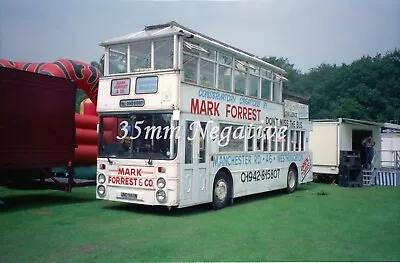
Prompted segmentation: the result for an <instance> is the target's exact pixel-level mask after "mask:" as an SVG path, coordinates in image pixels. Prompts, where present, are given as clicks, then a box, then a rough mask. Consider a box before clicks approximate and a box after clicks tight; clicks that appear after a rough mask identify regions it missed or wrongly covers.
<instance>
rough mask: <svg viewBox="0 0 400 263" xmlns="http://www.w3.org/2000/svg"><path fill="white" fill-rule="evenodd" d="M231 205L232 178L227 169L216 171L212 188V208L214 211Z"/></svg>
mask: <svg viewBox="0 0 400 263" xmlns="http://www.w3.org/2000/svg"><path fill="white" fill-rule="evenodd" d="M231 204H233V178H232V174H231V172H230V171H229V170H228V169H227V168H221V169H219V170H218V172H217V173H216V175H215V177H214V182H213V187H212V206H213V208H214V209H215V210H217V209H222V208H224V207H226V206H228V205H231Z"/></svg>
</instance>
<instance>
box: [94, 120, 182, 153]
mask: <svg viewBox="0 0 400 263" xmlns="http://www.w3.org/2000/svg"><path fill="white" fill-rule="evenodd" d="M171 117H172V114H170V113H168V114H166V113H151V114H134V115H119V116H115V115H114V116H102V117H101V118H100V125H99V157H115V158H134V159H149V158H150V159H154V160H157V159H159V160H171V159H174V158H175V157H176V152H177V145H178V144H177V136H175V133H176V128H175V127H178V124H177V123H174V121H172V118H171ZM174 129H175V130H174ZM174 131H175V132H174Z"/></svg>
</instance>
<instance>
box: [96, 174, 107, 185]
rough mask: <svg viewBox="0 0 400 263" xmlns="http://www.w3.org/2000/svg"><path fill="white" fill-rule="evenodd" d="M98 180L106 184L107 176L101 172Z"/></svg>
mask: <svg viewBox="0 0 400 263" xmlns="http://www.w3.org/2000/svg"><path fill="white" fill-rule="evenodd" d="M97 181H98V182H99V184H104V183H105V182H106V176H105V175H104V174H99V176H98V177H97Z"/></svg>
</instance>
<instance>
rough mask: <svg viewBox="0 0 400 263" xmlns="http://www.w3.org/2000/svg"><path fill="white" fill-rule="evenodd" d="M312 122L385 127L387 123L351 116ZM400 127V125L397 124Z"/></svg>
mask: <svg viewBox="0 0 400 263" xmlns="http://www.w3.org/2000/svg"><path fill="white" fill-rule="evenodd" d="M311 121H312V122H326V123H349V124H356V125H365V126H377V127H384V125H385V123H380V122H375V121H365V120H356V119H349V118H338V119H319V120H311ZM397 126H399V127H400V125H397Z"/></svg>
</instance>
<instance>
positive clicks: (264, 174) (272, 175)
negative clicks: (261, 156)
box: [240, 169, 281, 183]
mask: <svg viewBox="0 0 400 263" xmlns="http://www.w3.org/2000/svg"><path fill="white" fill-rule="evenodd" d="M280 170H281V169H266V170H256V171H248V172H242V174H241V175H240V180H241V181H242V183H246V182H247V183H249V182H252V181H264V180H269V179H277V178H279V173H280Z"/></svg>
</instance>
